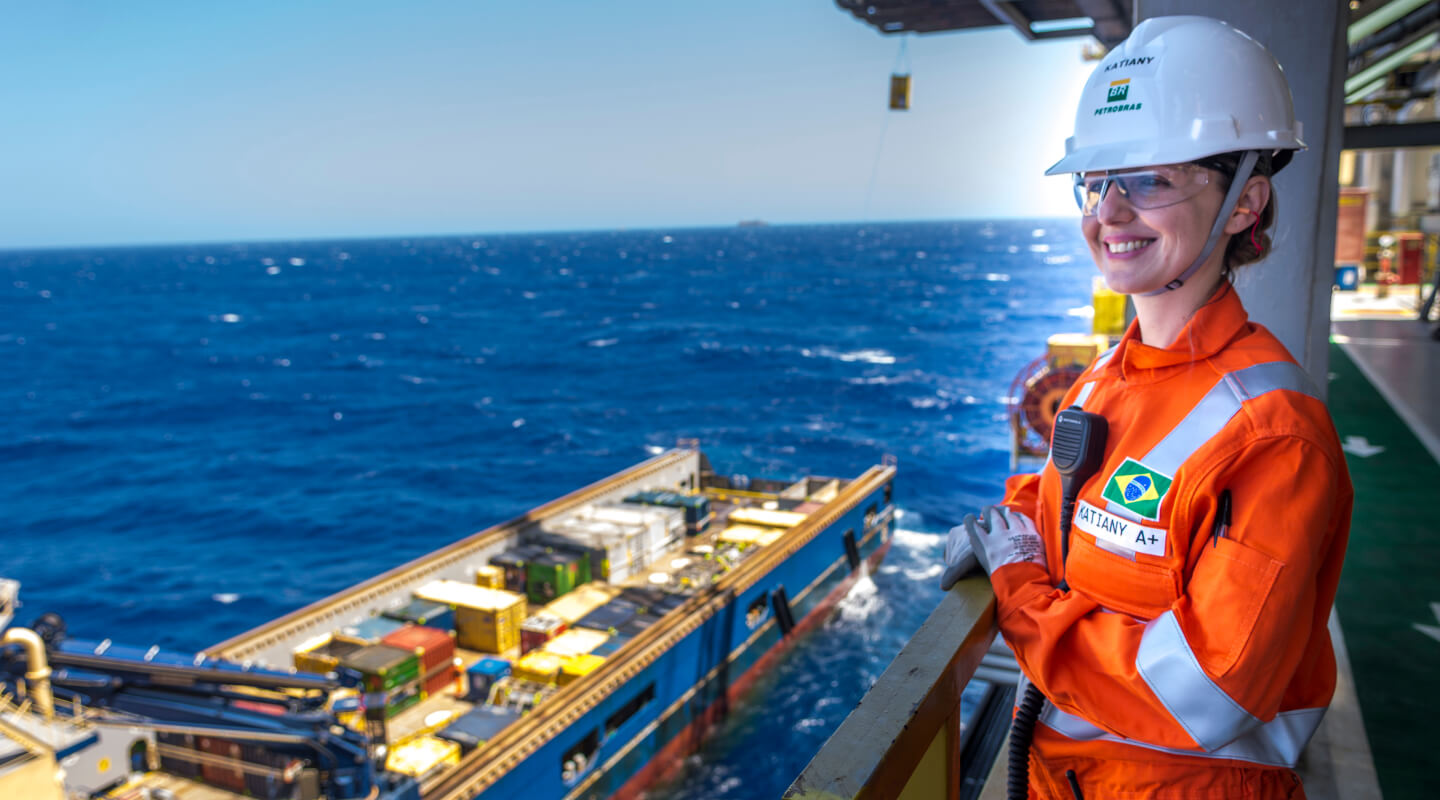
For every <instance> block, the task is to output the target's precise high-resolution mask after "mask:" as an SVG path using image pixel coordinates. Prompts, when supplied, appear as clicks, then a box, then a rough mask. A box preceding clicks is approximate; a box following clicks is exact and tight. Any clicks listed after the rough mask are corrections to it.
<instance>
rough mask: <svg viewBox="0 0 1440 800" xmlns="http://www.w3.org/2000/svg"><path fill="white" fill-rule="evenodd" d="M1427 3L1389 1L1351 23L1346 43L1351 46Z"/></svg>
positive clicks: (1423, 1)
mask: <svg viewBox="0 0 1440 800" xmlns="http://www.w3.org/2000/svg"><path fill="white" fill-rule="evenodd" d="M1427 2H1429V0H1391V2H1389V3H1386V4H1385V5H1383V6H1381V7H1379V8H1377V9H1375V10H1374V11H1373V12H1371V13H1369V14H1366V15H1365V16H1364V17H1362V18H1360V19H1358V20H1356V21H1355V22H1354V23H1352V24H1351V25H1350V27H1349V28H1348V29H1346V31H1345V39H1346V43H1347V44H1350V45H1352V46H1353V45H1354V44H1355V43H1356V42H1358V41H1360V40H1361V39H1364V38H1365V37H1366V36H1369V35H1370V34H1372V33H1374V32H1376V31H1378V30H1380V29H1381V28H1383V27H1385V26H1386V25H1389V24H1390V23H1392V22H1394V21H1395V20H1398V19H1400V18H1401V17H1403V16H1405V15H1406V14H1409V13H1410V12H1411V11H1414V10H1415V9H1417V8H1419V7H1420V6H1423V5H1425V3H1427Z"/></svg>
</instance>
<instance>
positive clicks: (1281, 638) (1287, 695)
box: [967, 17, 1352, 800]
mask: <svg viewBox="0 0 1440 800" xmlns="http://www.w3.org/2000/svg"><path fill="white" fill-rule="evenodd" d="M1299 133H1300V131H1299V126H1298V125H1297V124H1296V122H1295V117H1294V112H1293V109H1292V104H1291V99H1290V92H1289V87H1288V86H1287V84H1286V82H1285V77H1284V75H1283V73H1282V72H1281V71H1280V67H1279V65H1278V64H1277V63H1276V62H1275V59H1274V57H1273V56H1271V55H1270V53H1269V52H1268V51H1267V50H1266V49H1265V48H1264V47H1263V46H1262V45H1260V44H1259V43H1258V42H1256V41H1255V40H1254V39H1251V38H1250V37H1248V36H1246V35H1245V34H1243V33H1241V32H1239V31H1237V30H1235V29H1233V28H1231V27H1229V26H1227V25H1225V24H1224V23H1221V22H1218V21H1216V20H1212V19H1208V18H1204V17H1158V18H1153V19H1150V20H1146V21H1145V22H1143V23H1141V24H1140V25H1138V26H1137V27H1136V28H1135V30H1134V32H1133V33H1132V34H1131V36H1130V38H1129V39H1127V40H1126V41H1125V42H1123V43H1122V44H1121V45H1120V46H1118V47H1116V48H1115V49H1114V50H1112V51H1111V53H1110V55H1109V56H1107V57H1106V58H1105V59H1104V60H1103V61H1102V62H1101V63H1100V65H1099V67H1097V68H1096V70H1095V72H1094V74H1093V75H1091V77H1090V80H1089V82H1088V83H1087V84H1086V87H1085V90H1084V92H1083V94H1082V98H1081V103H1080V107H1079V109H1078V111H1077V113H1076V121H1075V136H1074V137H1073V138H1071V139H1070V141H1069V142H1067V154H1066V156H1065V158H1063V159H1061V161H1060V162H1059V163H1057V164H1056V165H1055V166H1053V167H1051V169H1050V171H1049V173H1050V174H1063V173H1074V174H1075V175H1076V178H1075V196H1076V201H1077V203H1078V204H1079V206H1080V210H1081V213H1082V214H1083V215H1084V216H1083V220H1082V223H1081V228H1082V231H1083V233H1084V236H1085V240H1086V243H1087V244H1088V246H1089V248H1090V252H1091V255H1092V256H1093V258H1094V259H1095V264H1096V266H1097V267H1098V268H1099V270H1100V272H1101V274H1102V275H1103V276H1104V278H1105V281H1106V282H1107V283H1108V284H1109V285H1110V288H1111V289H1113V290H1115V291H1118V292H1122V293H1124V294H1128V295H1130V296H1131V298H1132V299H1133V300H1134V304H1135V310H1136V319H1135V321H1134V322H1133V323H1132V324H1131V326H1130V328H1129V330H1127V331H1126V332H1125V335H1124V336H1123V337H1122V338H1121V340H1120V343H1119V344H1118V345H1116V346H1115V347H1114V348H1112V349H1111V350H1110V351H1108V352H1106V353H1104V354H1102V355H1101V356H1099V357H1098V358H1097V359H1096V360H1095V362H1094V363H1092V364H1091V365H1090V367H1089V368H1088V369H1087V370H1086V371H1085V372H1084V373H1083V374H1081V376H1080V378H1079V379H1078V380H1077V381H1076V383H1075V385H1074V386H1073V387H1071V389H1070V391H1069V392H1068V393H1067V394H1066V396H1065V398H1064V400H1063V401H1062V403H1061V405H1062V406H1063V407H1070V406H1078V407H1080V408H1081V409H1083V411H1084V412H1087V413H1086V414H1084V415H1083V416H1089V417H1099V418H1102V419H1100V420H1097V421H1096V422H1095V423H1094V424H1095V425H1096V426H1097V427H1096V429H1097V430H1102V431H1103V430H1108V434H1102V435H1104V436H1105V437H1106V438H1107V439H1108V441H1106V442H1104V446H1103V449H1104V454H1103V456H1102V457H1099V460H1100V461H1101V464H1100V466H1099V468H1098V469H1097V470H1096V471H1095V472H1094V473H1093V477H1091V478H1088V479H1085V480H1084V482H1083V485H1080V486H1079V487H1078V490H1077V491H1076V492H1075V493H1070V488H1067V487H1068V482H1069V478H1065V479H1064V480H1063V481H1062V478H1061V477H1060V475H1059V473H1057V471H1056V463H1055V462H1056V459H1054V458H1052V459H1051V460H1050V461H1048V462H1047V463H1046V465H1045V467H1044V468H1043V470H1042V471H1041V472H1040V473H1039V474H1035V475H1019V476H1016V477H1014V478H1011V479H1010V481H1009V482H1008V483H1007V486H1006V489H1007V491H1006V496H1005V499H1004V507H1005V508H1006V509H1008V511H1007V516H1008V521H1007V523H1006V524H1005V525H1003V526H1000V527H1003V528H1004V529H1005V535H1004V536H998V535H991V534H993V533H994V532H995V531H996V529H997V525H999V523H997V522H996V521H995V520H994V518H993V515H992V519H991V523H990V530H989V532H987V533H985V534H982V533H981V531H984V530H985V528H984V526H983V525H980V524H978V523H975V522H974V518H973V517H972V518H968V519H967V523H969V524H968V526H967V527H968V532H969V538H970V540H971V542H972V545H973V547H974V549H975V550H976V552H977V553H979V552H981V551H986V553H987V556H988V557H982V558H981V559H980V561H981V562H982V563H984V564H990V565H994V567H993V571H992V572H991V576H990V577H991V583H992V585H993V586H994V588H995V594H996V617H997V620H998V622H999V626H1000V630H1001V632H1002V633H1003V634H1004V636H1005V639H1006V641H1007V642H1008V643H1009V645H1010V647H1011V648H1012V649H1013V650H1014V652H1015V655H1016V660H1017V661H1018V662H1019V664H1020V667H1021V669H1022V671H1023V673H1024V678H1025V681H1024V682H1025V683H1026V688H1025V690H1024V692H1025V693H1024V699H1023V701H1022V702H1021V703H1020V710H1019V712H1018V713H1017V714H1016V721H1015V728H1014V730H1013V731H1012V734H1011V742H1012V744H1011V757H1010V766H1011V769H1012V773H1011V779H1010V781H1009V790H1010V796H1011V797H1012V798H1023V797H1025V796H1026V792H1027V791H1028V792H1029V793H1030V796H1031V797H1035V796H1039V797H1043V798H1062V797H1063V798H1073V800H1083V798H1084V797H1086V796H1089V797H1091V798H1098V797H1116V796H1126V797H1132V796H1133V797H1154V796H1159V795H1158V794H1157V793H1158V792H1166V793H1174V794H1173V796H1177V797H1178V796H1182V795H1183V796H1186V797H1190V796H1202V795H1203V796H1207V797H1210V796H1214V797H1267V798H1268V797H1303V796H1304V790H1303V789H1302V788H1301V787H1300V784H1299V779H1298V778H1297V777H1296V776H1295V773H1294V772H1293V768H1294V766H1295V764H1296V762H1297V760H1298V758H1299V755H1300V752H1301V751H1302V750H1303V748H1304V746H1305V744H1306V742H1307V741H1308V740H1309V738H1310V736H1311V734H1312V733H1313V732H1314V730H1315V728H1316V726H1317V725H1318V724H1319V721H1320V719H1321V717H1322V716H1323V715H1324V712H1325V709H1326V707H1327V706H1328V704H1329V702H1330V698H1331V695H1332V693H1333V690H1334V685H1335V659H1334V654H1333V651H1332V649H1331V644H1330V639H1329V636H1327V635H1326V633H1325V630H1324V625H1325V620H1326V616H1327V614H1328V611H1329V609H1330V606H1331V603H1332V602H1333V600H1334V597H1335V590H1336V586H1337V583H1338V580H1339V570H1340V564H1341V562H1342V560H1343V556H1344V551H1345V544H1346V541H1347V539H1348V536H1349V519H1350V509H1351V505H1352V491H1351V487H1350V479H1349V476H1348V474H1347V472H1346V468H1345V462H1344V459H1343V458H1342V457H1341V454H1340V448H1339V443H1338V440H1337V437H1336V435H1335V430H1334V426H1333V425H1332V423H1331V421H1330V417H1329V413H1328V412H1327V410H1326V408H1325V406H1324V404H1323V402H1321V400H1320V399H1319V396H1318V392H1317V391H1316V390H1315V388H1314V386H1313V384H1312V383H1311V381H1310V380H1309V378H1308V376H1306V375H1305V373H1304V371H1303V370H1302V369H1301V368H1300V366H1299V365H1298V364H1296V363H1295V361H1294V359H1293V358H1292V357H1291V356H1290V354H1289V352H1287V351H1286V349H1285V347H1284V346H1283V345H1281V344H1280V342H1279V340H1277V339H1276V338H1275V337H1274V335H1272V334H1271V333H1270V332H1269V331H1268V330H1266V329H1265V328H1264V327H1262V326H1260V325H1257V324H1255V323H1252V322H1250V321H1249V319H1248V317H1247V315H1246V313H1245V309H1244V308H1243V307H1242V306H1241V304H1240V300H1239V298H1238V296H1237V294H1236V293H1235V291H1234V290H1233V289H1232V287H1231V285H1230V283H1229V281H1228V280H1227V277H1228V276H1229V274H1230V271H1231V270H1232V269H1234V268H1235V267H1238V266H1240V265H1242V264H1246V263H1250V262H1251V261H1254V260H1257V259H1258V258H1259V257H1260V255H1261V254H1262V253H1263V252H1264V250H1265V249H1266V248H1267V246H1268V241H1267V240H1266V239H1265V237H1264V234H1263V233H1262V232H1261V229H1263V228H1264V227H1267V226H1268V225H1269V224H1270V223H1271V222H1272V221H1273V219H1274V211H1273V200H1272V188H1271V184H1270V175H1271V174H1273V172H1274V171H1276V170H1279V169H1280V168H1282V167H1284V166H1285V164H1286V163H1287V162H1288V161H1289V160H1290V157H1291V155H1292V154H1293V153H1294V151H1296V150H1299V149H1302V148H1303V147H1304V144H1303V143H1302V142H1301V141H1300V137H1299ZM1247 229H1248V230H1249V235H1244V234H1245V232H1246V231H1247ZM1237 242H1238V243H1237ZM1066 413H1073V412H1070V411H1067V412H1066ZM1100 422H1104V423H1105V424H1104V425H1100ZM1054 452H1057V453H1058V452H1060V449H1059V445H1058V444H1057V445H1056V449H1055V451H1054ZM1077 482H1078V480H1077ZM1062 488H1064V489H1065V491H1066V492H1067V493H1066V495H1065V498H1064V501H1063V502H1062V499H1061V493H1062ZM1076 499H1078V501H1079V502H1078V505H1077V506H1076V510H1075V512H1074V515H1075V516H1074V527H1075V531H1074V532H1073V534H1072V533H1070V532H1069V531H1070V524H1069V523H1070V520H1069V519H1065V517H1068V516H1069V515H1070V512H1069V508H1070V504H1071V503H1073V502H1074V501H1075V500H1076ZM1282 505H1283V506H1284V508H1285V513H1284V514H1283V515H1277V514H1274V513H1273V509H1275V508H1277V507H1280V506H1282ZM1019 539H1025V540H1027V541H1028V540H1032V539H1033V542H1034V544H1033V546H1032V547H1030V548H1029V549H1028V550H1026V552H1027V553H1030V554H1031V555H1029V556H1028V557H1023V558H1022V557H1006V554H1007V552H1010V551H1015V550H1016V548H1017V545H1016V544H1015V542H1016V541H1017V540H1019ZM1007 548H1008V550H1007ZM987 569H990V567H987ZM1047 697H1048V698H1051V699H1052V700H1053V702H1051V701H1047V700H1046V698H1047ZM1032 736H1033V746H1032V745H1031V739H1032ZM1027 751H1028V754H1027ZM1165 796H1171V795H1170V794H1166V795H1165Z"/></svg>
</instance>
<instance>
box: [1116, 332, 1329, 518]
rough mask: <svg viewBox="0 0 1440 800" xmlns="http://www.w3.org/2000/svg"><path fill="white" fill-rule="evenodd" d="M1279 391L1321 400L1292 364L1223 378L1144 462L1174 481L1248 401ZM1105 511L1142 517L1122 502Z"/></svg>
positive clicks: (1263, 366)
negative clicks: (1297, 393)
mask: <svg viewBox="0 0 1440 800" xmlns="http://www.w3.org/2000/svg"><path fill="white" fill-rule="evenodd" d="M1279 389H1288V390H1289V391H1292V392H1299V393H1301V394H1307V395H1310V396H1311V397H1314V398H1316V399H1318V398H1319V397H1320V393H1319V392H1318V391H1317V390H1316V389H1315V384H1314V383H1312V382H1311V381H1310V376H1308V375H1306V374H1305V371H1304V370H1302V369H1301V368H1300V365H1298V364H1296V363H1294V362H1291V361H1271V362H1268V363H1265V364H1256V365H1254V366H1250V367H1246V368H1245V369H1242V370H1237V371H1235V372H1232V373H1229V374H1228V375H1222V376H1220V378H1219V379H1218V380H1216V381H1215V385H1214V386H1212V387H1210V391H1208V392H1206V393H1205V396H1204V397H1202V398H1200V402H1198V403H1196V404H1195V407H1194V408H1192V409H1190V413H1189V414H1186V415H1185V418H1184V419H1182V420H1180V423H1179V424H1178V425H1176V426H1175V427H1174V428H1173V429H1172V430H1171V431H1170V432H1169V433H1167V434H1165V438H1164V439H1161V440H1160V443H1159V444H1157V445H1155V446H1154V447H1153V448H1151V449H1150V452H1148V453H1146V454H1145V457H1144V458H1141V459H1140V462H1141V463H1142V464H1144V465H1145V466H1147V467H1149V468H1150V469H1153V470H1156V471H1157V472H1162V473H1164V474H1165V475H1167V476H1169V477H1171V478H1174V477H1175V473H1176V472H1177V471H1179V469H1180V467H1181V465H1183V464H1184V463H1185V461H1186V459H1188V458H1190V456H1192V455H1194V454H1195V451H1196V450H1199V449H1200V448H1201V447H1202V446H1204V444H1205V443H1206V442H1208V441H1210V440H1211V439H1212V438H1214V437H1215V435H1216V434H1218V433H1220V431H1221V430H1223V429H1224V428H1225V426H1226V425H1228V424H1229V423H1230V420H1231V419H1233V418H1234V417H1235V415H1236V414H1237V413H1239V411H1240V408H1241V406H1242V405H1243V404H1244V403H1245V401H1247V400H1253V399H1254V398H1256V397H1259V396H1260V395H1263V394H1267V393H1269V392H1273V391H1276V390H1279ZM1105 510H1106V511H1109V512H1110V513H1111V514H1114V515H1115V516H1117V517H1122V518H1124V519H1128V520H1130V521H1132V522H1140V521H1141V517H1140V515H1139V514H1136V513H1135V512H1134V511H1131V510H1130V509H1128V508H1126V507H1124V506H1122V505H1120V504H1119V503H1115V502H1110V501H1106V503H1105Z"/></svg>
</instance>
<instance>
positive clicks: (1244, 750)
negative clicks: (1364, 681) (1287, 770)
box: [1040, 701, 1325, 768]
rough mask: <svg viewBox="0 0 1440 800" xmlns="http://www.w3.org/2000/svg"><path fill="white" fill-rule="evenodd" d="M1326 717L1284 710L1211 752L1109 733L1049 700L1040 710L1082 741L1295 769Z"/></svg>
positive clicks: (1050, 723)
mask: <svg viewBox="0 0 1440 800" xmlns="http://www.w3.org/2000/svg"><path fill="white" fill-rule="evenodd" d="M1324 716H1325V709H1324V708H1302V709H1297V710H1295V711H1282V712H1280V713H1279V714H1276V715H1275V719H1273V720H1271V721H1269V722H1266V723H1264V724H1262V725H1260V726H1259V727H1257V728H1253V729H1251V730H1250V731H1248V732H1246V733H1245V735H1244V736H1241V737H1240V738H1238V739H1236V740H1235V741H1233V742H1230V743H1228V744H1226V745H1224V746H1223V747H1218V748H1216V749H1214V750H1211V751H1209V752H1204V751H1199V750H1182V749H1180V748H1178V747H1161V746H1159V745H1154V744H1148V743H1146V742H1142V741H1138V740H1136V739H1126V738H1124V737H1122V736H1116V735H1114V734H1113V733H1106V732H1105V731H1103V730H1101V729H1099V728H1097V727H1095V726H1094V725H1091V724H1090V723H1088V722H1086V721H1085V720H1084V719H1081V718H1080V717H1077V716H1075V715H1074V714H1067V713H1065V712H1064V711H1061V710H1060V709H1058V708H1056V707H1055V706H1053V705H1051V704H1050V702H1049V701H1046V703H1045V709H1044V710H1043V711H1041V712H1040V722H1041V723H1043V724H1044V725H1045V726H1046V727H1048V728H1050V729H1051V730H1053V731H1055V732H1056V733H1059V734H1061V735H1063V736H1065V737H1067V738H1070V739H1076V740H1079V741H1082V742H1092V741H1104V742H1115V743H1117V744H1128V745H1130V746H1132V747H1143V748H1145V749H1146V750H1158V751H1160V752H1162V753H1171V754H1173V755H1177V756H1190V757H1192V758H1226V759H1235V760H1238V761H1249V762H1251V763H1255V764H1265V765H1266V766H1271V767H1291V768H1294V766H1295V765H1296V764H1297V763H1298V762H1299V761H1300V754H1301V753H1303V752H1305V745H1306V744H1308V743H1309V742H1310V737H1311V736H1313V735H1314V733H1315V729H1317V728H1319V727H1320V720H1321V719H1323V718H1324Z"/></svg>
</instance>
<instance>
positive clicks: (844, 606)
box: [836, 562, 885, 622]
mask: <svg viewBox="0 0 1440 800" xmlns="http://www.w3.org/2000/svg"><path fill="white" fill-rule="evenodd" d="M884 605H885V598H884V597H882V596H881V595H880V587H878V586H876V585H875V581H874V580H873V579H872V578H871V577H870V568H869V566H868V565H867V564H865V563H864V562H861V564H860V576H859V577H858V578H856V579H855V585H854V586H851V587H850V591H849V592H848V593H846V595H845V596H844V597H843V598H841V599H840V602H839V603H838V604H836V609H837V610H838V612H839V616H840V619H841V620H842V621H844V622H864V621H865V620H867V619H869V618H870V615H871V614H874V613H875V612H876V611H878V610H879V609H880V608H882V607H883V606H884Z"/></svg>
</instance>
